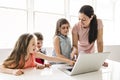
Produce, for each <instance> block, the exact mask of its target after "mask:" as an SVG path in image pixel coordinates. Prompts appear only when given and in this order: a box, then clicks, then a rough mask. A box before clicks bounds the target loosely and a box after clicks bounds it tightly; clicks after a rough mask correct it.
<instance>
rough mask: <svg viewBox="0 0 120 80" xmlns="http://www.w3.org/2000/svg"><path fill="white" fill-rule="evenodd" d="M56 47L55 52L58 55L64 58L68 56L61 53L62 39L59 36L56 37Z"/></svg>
mask: <svg viewBox="0 0 120 80" xmlns="http://www.w3.org/2000/svg"><path fill="white" fill-rule="evenodd" d="M53 43H54V49H55V53H56V56H57V57H62V58H66V57H65V56H64V55H62V54H61V51H60V39H59V37H58V36H55V37H54V42H53Z"/></svg>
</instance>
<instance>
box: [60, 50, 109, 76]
mask: <svg viewBox="0 0 120 80" xmlns="http://www.w3.org/2000/svg"><path fill="white" fill-rule="evenodd" d="M109 54H110V52H102V53H92V54H86V53H83V52H82V53H80V55H79V56H78V58H77V60H76V62H75V65H74V66H73V67H71V66H68V65H65V66H62V67H59V69H60V70H61V71H63V72H65V73H67V74H68V75H71V76H72V75H77V74H83V73H88V72H93V71H98V70H99V69H100V68H101V67H102V64H103V63H104V61H105V60H106V59H107V57H108V56H109Z"/></svg>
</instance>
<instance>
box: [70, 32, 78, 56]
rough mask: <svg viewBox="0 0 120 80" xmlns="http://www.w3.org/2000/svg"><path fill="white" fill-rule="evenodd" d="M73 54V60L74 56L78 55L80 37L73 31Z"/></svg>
mask: <svg viewBox="0 0 120 80" xmlns="http://www.w3.org/2000/svg"><path fill="white" fill-rule="evenodd" d="M72 44H73V47H72V53H71V58H73V57H74V55H78V35H77V34H76V33H74V32H73V31H72Z"/></svg>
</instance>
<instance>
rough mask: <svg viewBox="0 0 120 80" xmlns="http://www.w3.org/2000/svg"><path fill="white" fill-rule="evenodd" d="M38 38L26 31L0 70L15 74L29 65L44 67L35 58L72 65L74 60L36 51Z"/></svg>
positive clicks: (21, 71)
mask: <svg viewBox="0 0 120 80" xmlns="http://www.w3.org/2000/svg"><path fill="white" fill-rule="evenodd" d="M36 44H37V39H36V37H35V36H34V35H32V34H29V33H26V34H23V35H21V36H20V37H19V39H18V41H17V42H16V44H15V47H14V49H13V50H12V52H11V55H10V56H9V57H8V58H7V59H6V60H5V61H4V62H3V65H1V66H0V72H3V73H9V74H14V75H21V74H23V73H24V72H23V70H22V69H25V68H29V67H37V68H40V69H41V68H44V67H45V65H44V66H43V65H42V67H41V65H38V64H36V63H35V58H42V59H47V60H52V61H62V62H66V63H68V64H70V65H73V64H74V61H71V60H69V59H64V58H59V57H49V56H46V55H44V54H42V53H40V52H36Z"/></svg>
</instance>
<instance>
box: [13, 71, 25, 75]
mask: <svg viewBox="0 0 120 80" xmlns="http://www.w3.org/2000/svg"><path fill="white" fill-rule="evenodd" d="M12 74H14V75H16V76H19V75H22V74H24V72H23V71H22V70H21V69H15V70H13V72H12Z"/></svg>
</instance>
